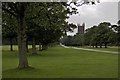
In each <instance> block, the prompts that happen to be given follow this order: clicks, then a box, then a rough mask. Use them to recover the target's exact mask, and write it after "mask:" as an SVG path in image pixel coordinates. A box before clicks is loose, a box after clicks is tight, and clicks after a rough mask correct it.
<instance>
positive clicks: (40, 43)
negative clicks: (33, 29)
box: [39, 43, 42, 51]
mask: <svg viewBox="0 0 120 80" xmlns="http://www.w3.org/2000/svg"><path fill="white" fill-rule="evenodd" d="M41 48H42V47H41V43H39V51H41V50H42V49H41Z"/></svg>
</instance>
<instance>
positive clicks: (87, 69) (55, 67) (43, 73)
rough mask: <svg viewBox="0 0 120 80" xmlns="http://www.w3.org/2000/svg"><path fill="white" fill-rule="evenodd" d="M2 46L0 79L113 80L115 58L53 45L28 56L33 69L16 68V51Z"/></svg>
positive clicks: (115, 74) (115, 65) (116, 71)
mask: <svg viewBox="0 0 120 80" xmlns="http://www.w3.org/2000/svg"><path fill="white" fill-rule="evenodd" d="M7 48H8V46H3V73H2V74H3V78H117V77H118V55H117V54H109V53H99V52H89V51H83V50H75V49H71V48H67V49H66V48H63V47H60V46H56V47H53V48H49V49H48V50H47V51H40V52H39V51H38V55H34V56H32V55H31V54H30V53H29V54H28V60H29V64H30V65H31V66H32V67H34V68H35V69H24V70H19V69H17V66H18V52H17V50H15V51H13V52H11V51H9V50H8V49H7Z"/></svg>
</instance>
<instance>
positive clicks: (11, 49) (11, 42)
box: [10, 39, 13, 51]
mask: <svg viewBox="0 0 120 80" xmlns="http://www.w3.org/2000/svg"><path fill="white" fill-rule="evenodd" d="M10 51H13V41H12V39H10Z"/></svg>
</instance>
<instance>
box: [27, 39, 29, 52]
mask: <svg viewBox="0 0 120 80" xmlns="http://www.w3.org/2000/svg"><path fill="white" fill-rule="evenodd" d="M26 52H29V50H28V41H27V40H26Z"/></svg>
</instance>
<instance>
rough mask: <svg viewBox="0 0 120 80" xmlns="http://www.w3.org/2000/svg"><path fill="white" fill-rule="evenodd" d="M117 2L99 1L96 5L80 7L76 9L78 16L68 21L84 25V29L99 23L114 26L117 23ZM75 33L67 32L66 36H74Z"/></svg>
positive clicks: (116, 0) (75, 31)
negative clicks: (108, 23) (107, 23)
mask: <svg viewBox="0 0 120 80" xmlns="http://www.w3.org/2000/svg"><path fill="white" fill-rule="evenodd" d="M118 1H120V0H100V3H99V4H96V5H82V6H80V7H78V11H79V13H80V14H77V15H72V16H70V18H69V19H68V21H69V22H72V23H75V24H77V23H79V24H82V23H83V22H84V23H85V25H86V26H85V29H87V28H90V27H92V26H93V25H98V24H99V23H100V22H110V23H112V24H116V23H117V21H118ZM76 33H77V29H75V30H74V32H73V33H70V32H68V35H74V34H76Z"/></svg>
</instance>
